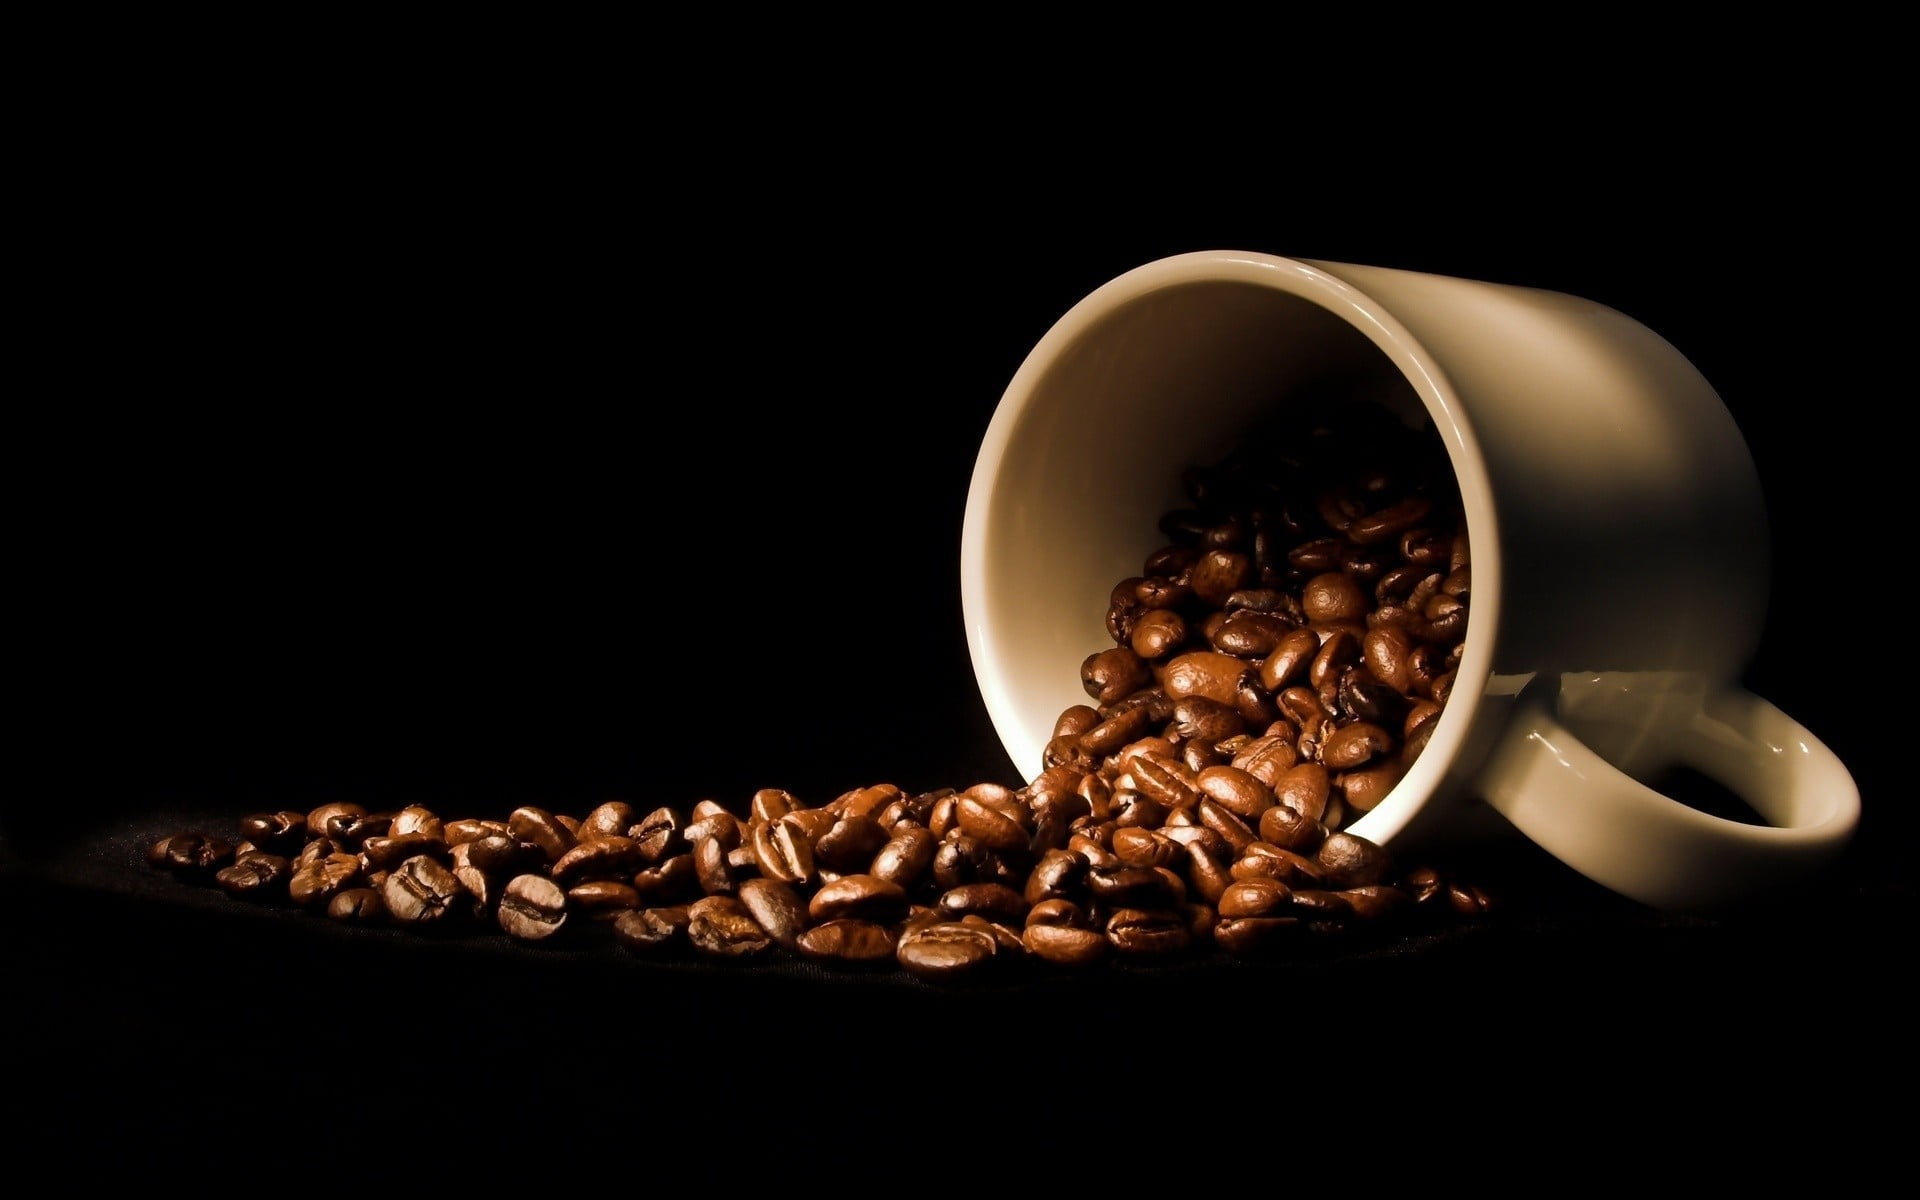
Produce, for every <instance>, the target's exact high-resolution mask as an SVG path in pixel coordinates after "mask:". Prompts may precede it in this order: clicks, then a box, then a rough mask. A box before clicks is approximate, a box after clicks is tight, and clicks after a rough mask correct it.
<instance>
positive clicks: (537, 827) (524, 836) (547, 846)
mask: <svg viewBox="0 0 1920 1200" xmlns="http://www.w3.org/2000/svg"><path fill="white" fill-rule="evenodd" d="M507 831H508V833H509V834H511V835H512V836H513V837H514V838H515V839H516V840H518V841H522V842H525V843H527V844H528V845H530V846H532V847H533V848H534V849H535V850H537V851H539V853H540V856H541V858H542V859H543V860H544V861H546V862H548V863H555V862H558V861H560V856H561V855H563V854H565V853H566V852H567V851H569V850H571V849H573V848H574V846H575V845H576V844H577V843H578V842H579V839H578V838H577V837H575V836H574V835H573V831H572V830H570V829H568V828H567V826H566V823H565V822H563V821H561V820H560V819H559V818H558V817H556V816H555V815H554V814H553V813H550V812H548V811H547V810H546V809H544V808H537V807H534V806H533V805H525V806H522V807H520V808H516V809H514V810H513V812H512V813H511V814H510V815H509V816H508V817H507Z"/></svg>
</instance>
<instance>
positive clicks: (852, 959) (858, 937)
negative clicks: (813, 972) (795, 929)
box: [795, 917, 898, 965]
mask: <svg viewBox="0 0 1920 1200" xmlns="http://www.w3.org/2000/svg"><path fill="white" fill-rule="evenodd" d="M795 948H796V949H798V950H799V951H800V953H801V954H802V955H803V956H805V957H807V958H810V959H814V960H816V961H824V962H833V963H848V964H856V965H871V964H875V963H884V962H891V961H893V960H894V955H895V954H896V953H897V950H898V947H897V946H896V945H895V942H894V937H893V934H892V933H891V932H890V931H889V930H888V929H887V927H886V926H885V925H881V924H878V923H876V922H873V921H860V920H854V919H851V918H845V917H842V918H838V919H836V920H832V921H823V922H821V923H820V924H818V925H815V926H814V927H813V928H811V929H809V930H807V931H806V932H804V933H802V934H801V935H800V936H799V938H798V940H797V941H796V942H795Z"/></svg>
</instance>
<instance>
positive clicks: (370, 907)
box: [326, 887, 387, 925]
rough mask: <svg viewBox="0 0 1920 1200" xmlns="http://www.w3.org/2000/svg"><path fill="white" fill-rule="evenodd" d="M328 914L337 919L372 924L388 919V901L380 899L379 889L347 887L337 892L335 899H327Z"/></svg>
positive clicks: (359, 923) (351, 922)
mask: <svg viewBox="0 0 1920 1200" xmlns="http://www.w3.org/2000/svg"><path fill="white" fill-rule="evenodd" d="M326 913H327V916H329V917H331V918H333V919H334V920H336V921H345V922H347V923H349V924H356V925H372V924H377V923H379V922H382V921H384V920H386V917H387V905H386V901H384V900H382V899H380V892H379V891H378V889H375V888H370V887H356V888H347V889H346V890H345V891H341V892H336V893H335V894H334V896H333V899H331V900H329V901H327V908H326Z"/></svg>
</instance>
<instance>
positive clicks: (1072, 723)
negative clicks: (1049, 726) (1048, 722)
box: [1053, 704, 1100, 737]
mask: <svg viewBox="0 0 1920 1200" xmlns="http://www.w3.org/2000/svg"><path fill="white" fill-rule="evenodd" d="M1099 723H1100V711H1099V710H1098V709H1096V708H1094V707H1093V705H1091V704H1070V705H1068V706H1067V707H1066V708H1064V709H1062V710H1061V711H1060V715H1059V716H1058V717H1057V718H1055V719H1054V722H1053V736H1054V737H1079V736H1080V735H1081V734H1083V733H1085V732H1086V731H1087V730H1089V729H1092V728H1093V727H1094V726H1095V725H1098V724H1099Z"/></svg>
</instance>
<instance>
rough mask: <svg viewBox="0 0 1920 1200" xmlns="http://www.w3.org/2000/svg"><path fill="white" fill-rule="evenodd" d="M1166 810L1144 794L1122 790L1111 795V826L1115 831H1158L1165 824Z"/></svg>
mask: <svg viewBox="0 0 1920 1200" xmlns="http://www.w3.org/2000/svg"><path fill="white" fill-rule="evenodd" d="M1168 811H1169V810H1168V808H1167V806H1166V805H1164V804H1162V803H1160V802H1159V801H1158V800H1155V799H1154V798H1153V797H1152V796H1149V795H1147V794H1146V793H1144V792H1138V791H1135V790H1133V789H1132V788H1124V789H1122V790H1120V791H1117V792H1115V793H1114V794H1113V824H1114V828H1116V829H1126V828H1129V827H1131V828H1136V829H1158V828H1159V827H1160V826H1162V825H1164V824H1166V821H1167V813H1168Z"/></svg>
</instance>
